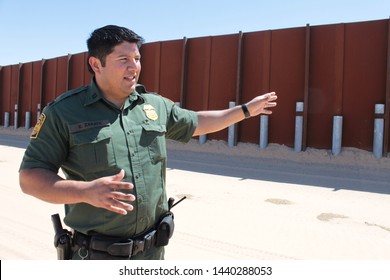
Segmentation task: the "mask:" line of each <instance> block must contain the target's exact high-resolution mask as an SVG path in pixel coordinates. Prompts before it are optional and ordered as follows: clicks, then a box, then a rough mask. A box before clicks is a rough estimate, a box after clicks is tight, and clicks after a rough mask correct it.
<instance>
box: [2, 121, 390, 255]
mask: <svg viewBox="0 0 390 280" xmlns="http://www.w3.org/2000/svg"><path fill="white" fill-rule="evenodd" d="M28 134H29V131H26V130H25V129H23V128H22V129H17V130H15V129H5V128H2V127H0V176H1V178H2V180H1V182H0V207H1V209H0V210H1V211H0V232H1V233H0V259H3V260H4V259H15V260H18V259H19V260H20V259H40V260H49V259H55V258H56V251H55V249H54V246H53V228H52V225H51V221H50V215H51V214H53V213H57V212H58V213H60V214H61V215H62V216H63V206H62V205H52V204H48V203H45V202H42V201H40V200H38V199H35V198H33V197H30V196H27V195H25V194H23V193H22V192H21V191H20V189H19V185H18V167H19V164H20V161H21V158H22V156H23V152H24V149H25V147H26V145H27V141H28ZM389 171H390V158H388V157H387V158H382V159H379V160H377V159H374V158H373V156H372V154H371V153H370V152H366V151H361V150H357V149H343V151H342V153H341V154H340V155H338V156H336V157H335V156H332V155H331V154H330V152H329V151H325V150H315V149H308V150H307V151H305V152H301V153H296V152H294V151H293V150H292V149H291V148H288V147H285V146H280V145H275V144H271V145H269V146H268V147H267V148H266V149H264V150H260V149H259V147H258V146H257V145H252V144H239V145H238V146H237V147H232V148H229V147H227V145H226V143H225V142H221V141H209V142H207V143H206V144H204V145H199V144H198V142H197V141H196V140H193V141H191V142H190V143H189V144H186V145H183V144H177V143H172V142H168V170H167V191H168V195H170V196H174V197H176V198H181V197H182V196H184V195H185V196H187V199H186V200H184V201H183V202H182V203H180V204H179V205H177V206H176V207H175V208H174V213H175V220H176V229H175V234H174V236H173V238H172V239H171V241H170V244H169V246H168V247H167V248H166V259H169V260H176V259H183V260H189V259H193V260H214V259H215V260H229V259H230V260H232V259H240V260H248V259H264V260H285V259H289V260H294V259H303V260H328V259H329V260H342V259H343V260H345V259H349V260H379V259H385V260H390V215H389V213H390V174H389Z"/></svg>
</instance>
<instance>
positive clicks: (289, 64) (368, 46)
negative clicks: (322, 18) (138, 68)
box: [0, 20, 390, 155]
mask: <svg viewBox="0 0 390 280" xmlns="http://www.w3.org/2000/svg"><path fill="white" fill-rule="evenodd" d="M141 52H142V73H141V78H140V82H141V83H143V84H144V85H146V87H147V89H148V90H149V91H156V92H159V93H160V94H161V95H163V96H166V97H168V98H170V99H171V100H173V101H175V102H180V104H181V106H182V107H184V108H188V109H192V110H212V109H223V108H227V107H228V104H229V102H230V101H235V102H236V103H237V104H240V103H242V102H246V101H249V100H250V99H251V98H253V97H255V96H256V95H258V94H261V93H265V92H269V91H276V92H277V94H278V97H279V100H278V107H277V108H276V109H274V113H273V114H272V115H271V116H270V117H269V130H268V141H269V142H270V143H278V144H283V145H287V146H290V147H293V146H294V136H295V131H296V128H295V117H296V116H297V115H301V116H302V117H303V140H302V148H303V149H305V148H306V147H313V148H321V149H330V148H331V147H332V134H333V118H334V117H335V116H342V117H343V128H342V146H343V147H355V148H359V149H364V150H368V151H372V150H373V142H374V140H373V135H374V120H375V118H381V119H384V131H383V141H384V142H383V154H384V155H387V153H388V152H389V145H390V139H389V131H390V124H389V123H390V110H389V108H390V21H389V20H374V21H367V22H358V23H347V24H332V25H321V26H310V25H307V26H304V27H298V28H288V29H280V30H267V31H258V32H249V33H242V32H239V33H237V34H229V35H222V36H210V37H200V38H183V39H180V40H173V41H163V42H156V43H146V44H144V45H143V47H142V49H141ZM86 55H87V54H86V53H79V54H74V55H68V56H63V57H58V58H53V59H48V60H42V61H35V62H30V63H24V64H19V65H9V66H3V67H1V69H0V102H1V105H0V114H1V119H0V124H1V125H5V117H4V118H3V116H5V114H6V113H8V114H9V120H8V121H9V124H14V126H15V127H18V126H25V125H26V116H25V114H26V112H31V124H32V125H33V124H35V122H36V120H37V115H38V113H39V111H40V110H41V108H43V106H45V105H46V104H47V103H48V102H50V101H51V100H52V99H54V98H55V97H56V96H58V95H59V94H61V93H62V92H64V91H66V90H68V89H73V88H76V87H79V86H81V85H85V84H88V83H89V82H90V79H91V75H90V74H89V73H88V70H87V64H86ZM297 102H303V112H296V103H297ZM376 104H382V105H384V108H385V111H384V112H377V113H376V112H375V111H374V108H375V105H376ZM15 112H16V113H15ZM259 124H260V121H259V118H251V119H248V120H244V121H243V122H241V123H240V124H239V125H238V126H237V129H236V131H237V134H236V139H235V140H236V141H239V142H249V143H259V138H260V125H259ZM227 131H228V130H227V129H225V130H223V131H220V132H217V133H213V134H210V135H209V136H208V138H209V139H218V140H227V137H228V132H227Z"/></svg>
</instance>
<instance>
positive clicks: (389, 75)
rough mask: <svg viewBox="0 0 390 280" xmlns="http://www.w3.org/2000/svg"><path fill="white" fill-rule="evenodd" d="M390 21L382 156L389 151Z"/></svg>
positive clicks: (388, 26) (389, 24) (389, 25)
mask: <svg viewBox="0 0 390 280" xmlns="http://www.w3.org/2000/svg"><path fill="white" fill-rule="evenodd" d="M389 107H390V19H389V20H388V24H387V73H386V102H385V116H384V117H385V131H384V139H383V144H384V146H383V156H387V153H388V149H389V134H390V132H389V130H390V123H389V122H390V108H389Z"/></svg>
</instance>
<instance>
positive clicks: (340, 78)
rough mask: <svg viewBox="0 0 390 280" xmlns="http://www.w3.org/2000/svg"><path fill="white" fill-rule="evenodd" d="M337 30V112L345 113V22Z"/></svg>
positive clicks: (338, 113)
mask: <svg viewBox="0 0 390 280" xmlns="http://www.w3.org/2000/svg"><path fill="white" fill-rule="evenodd" d="M339 26H340V29H339V28H338V29H337V31H336V36H337V37H336V54H335V55H336V57H335V60H336V63H335V92H336V93H335V97H336V100H335V104H334V105H335V106H336V108H335V109H336V110H335V114H336V115H340V116H341V115H342V114H343V91H344V59H345V54H344V52H345V24H343V23H342V24H340V25H339Z"/></svg>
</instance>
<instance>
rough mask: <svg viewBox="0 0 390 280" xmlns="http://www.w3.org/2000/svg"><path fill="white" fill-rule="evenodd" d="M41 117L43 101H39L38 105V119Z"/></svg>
mask: <svg viewBox="0 0 390 280" xmlns="http://www.w3.org/2000/svg"><path fill="white" fill-rule="evenodd" d="M40 117H41V103H38V105H37V121H38V120H39V118H40Z"/></svg>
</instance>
